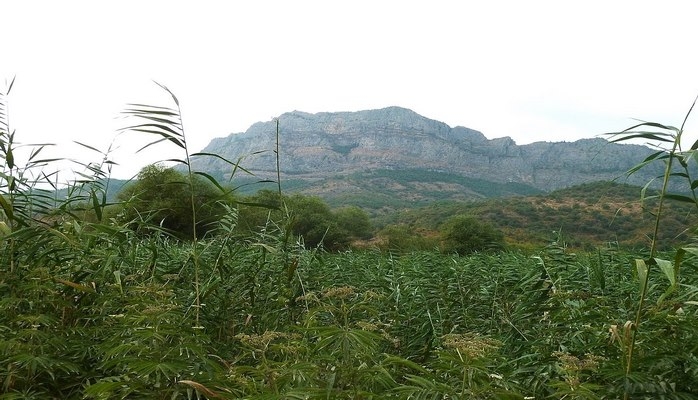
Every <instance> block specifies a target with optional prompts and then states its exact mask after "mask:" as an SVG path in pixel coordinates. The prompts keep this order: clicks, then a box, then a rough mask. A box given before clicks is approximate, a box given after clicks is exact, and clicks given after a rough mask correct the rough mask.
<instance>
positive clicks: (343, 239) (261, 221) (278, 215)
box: [238, 190, 372, 250]
mask: <svg viewBox="0 0 698 400" xmlns="http://www.w3.org/2000/svg"><path fill="white" fill-rule="evenodd" d="M239 203H240V207H239V210H240V213H239V218H238V220H239V223H240V224H241V226H243V227H244V228H245V229H246V230H248V231H249V232H255V231H257V230H258V229H260V228H262V227H265V226H268V225H269V224H270V223H272V224H275V225H279V224H283V221H284V220H286V221H287V222H288V223H289V224H290V225H289V232H291V233H293V234H294V235H296V236H297V237H298V238H299V240H302V242H303V243H304V245H305V246H306V247H308V248H315V247H318V246H320V245H322V246H323V247H325V248H326V249H330V250H338V249H344V248H347V247H349V245H350V244H351V241H352V240H356V239H366V238H369V237H370V236H371V235H372V227H371V222H370V220H369V217H368V214H366V213H365V212H364V211H362V210H361V209H360V208H358V207H344V208H340V209H337V210H332V209H330V207H329V206H328V205H327V204H326V203H325V202H324V201H323V200H322V199H320V198H319V197H314V196H306V195H302V194H298V193H296V194H293V195H291V196H286V195H282V196H281V197H279V195H278V193H277V192H274V191H271V190H260V191H259V192H257V193H256V194H254V195H252V196H247V197H243V198H241V200H240V201H239Z"/></svg>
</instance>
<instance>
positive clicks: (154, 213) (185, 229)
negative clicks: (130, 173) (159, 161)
mask: <svg viewBox="0 0 698 400" xmlns="http://www.w3.org/2000/svg"><path fill="white" fill-rule="evenodd" d="M192 193H193V196H192ZM221 197H222V196H221V195H220V192H219V191H218V190H217V189H216V188H215V187H214V186H213V185H211V184H210V183H209V182H208V181H204V180H203V178H199V177H194V179H193V184H192V185H191V186H190V185H188V184H187V182H186V176H185V175H184V174H182V173H181V172H179V171H177V170H175V169H174V168H165V167H163V166H162V165H149V166H146V167H144V168H143V169H142V170H141V171H140V172H139V174H138V180H137V181H136V182H135V183H133V184H131V185H127V186H126V187H125V188H124V189H123V190H122V191H121V192H119V194H118V196H117V200H118V201H120V202H121V204H122V206H121V211H120V212H119V217H120V219H121V220H122V221H133V222H132V223H133V225H134V229H135V230H137V231H141V230H145V229H148V227H150V226H152V225H157V226H158V227H159V228H162V229H164V230H165V231H166V232H171V233H173V234H174V235H175V236H177V237H179V238H183V239H192V238H193V232H194V230H193V226H194V221H193V219H192V212H191V209H192V203H191V201H192V198H193V199H194V205H193V206H194V207H195V208H196V216H197V218H198V221H197V222H196V223H197V224H198V226H197V231H198V232H199V233H200V234H201V235H205V234H206V233H207V232H208V231H210V229H211V228H212V227H213V224H212V223H213V222H214V221H215V220H217V219H219V218H220V217H221V216H222V214H223V213H224V211H225V210H224V208H223V206H222V204H221V203H220V202H218V200H219V199H221ZM146 233H147V232H146ZM151 233H152V232H151Z"/></svg>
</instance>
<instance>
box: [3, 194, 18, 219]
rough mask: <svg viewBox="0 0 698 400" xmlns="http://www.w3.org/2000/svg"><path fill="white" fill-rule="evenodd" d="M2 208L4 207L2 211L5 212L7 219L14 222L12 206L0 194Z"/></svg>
mask: <svg viewBox="0 0 698 400" xmlns="http://www.w3.org/2000/svg"><path fill="white" fill-rule="evenodd" d="M0 206H2V210H3V211H4V212H5V216H6V217H7V219H9V220H10V221H12V220H13V219H14V218H15V215H14V211H13V208H12V204H11V203H10V202H8V201H7V200H6V199H5V196H4V195H2V194H0Z"/></svg>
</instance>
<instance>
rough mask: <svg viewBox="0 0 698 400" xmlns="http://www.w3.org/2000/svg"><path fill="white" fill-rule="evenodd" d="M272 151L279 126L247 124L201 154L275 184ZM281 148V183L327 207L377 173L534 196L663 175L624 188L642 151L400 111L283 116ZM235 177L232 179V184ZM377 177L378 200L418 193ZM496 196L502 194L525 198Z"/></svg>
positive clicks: (460, 192)
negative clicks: (524, 139)
mask: <svg viewBox="0 0 698 400" xmlns="http://www.w3.org/2000/svg"><path fill="white" fill-rule="evenodd" d="M275 148H276V122H275V121H273V120H272V121H268V122H258V123H256V124H253V125H252V126H251V127H250V128H249V129H248V130H247V131H246V132H244V133H237V134H231V135H229V136H227V137H225V138H217V139H214V140H213V141H211V143H210V144H209V145H208V146H207V147H206V148H205V149H204V150H203V151H204V152H209V153H216V154H219V155H221V156H223V157H225V158H227V159H229V160H231V161H236V160H238V159H240V160H241V162H240V165H241V166H242V167H244V168H246V169H248V170H250V171H252V172H254V173H255V175H256V179H275V178H276V174H275V167H276V158H275V153H274V149H275ZM279 148H280V152H279V153H280V154H279V156H280V165H281V173H282V182H286V183H287V184H288V188H289V189H291V190H294V188H298V190H303V191H309V192H311V193H314V194H318V195H320V196H322V197H325V198H326V199H328V200H329V201H332V199H335V198H341V197H346V196H347V195H349V196H355V195H357V194H359V195H369V196H370V195H372V194H374V193H372V189H371V188H372V187H374V186H375V185H373V184H371V185H361V184H357V182H359V183H362V181H364V180H371V179H373V178H375V175H376V173H378V174H383V175H386V173H385V171H430V172H435V173H438V174H441V175H440V177H436V178H435V177H434V176H431V177H429V178H428V179H429V180H427V181H424V183H428V184H430V185H432V186H433V187H438V186H439V184H440V183H442V184H444V185H442V186H444V187H448V185H449V182H448V181H449V180H451V181H453V179H454V178H453V177H461V178H465V179H477V180H480V181H485V182H492V183H495V184H498V185H512V184H513V185H519V187H520V188H525V190H524V191H530V192H533V191H536V190H537V191H546V192H547V191H551V190H555V189H560V188H564V187H569V186H573V185H576V184H580V183H584V182H594V181H604V180H614V179H617V178H621V179H622V180H623V181H624V182H627V183H631V184H644V183H645V182H647V181H648V180H650V179H651V178H652V177H654V176H656V175H658V174H659V173H661V171H660V170H658V169H651V168H650V169H647V170H643V171H641V172H640V173H638V174H635V175H633V176H631V177H630V179H628V180H627V181H626V180H625V178H624V176H623V175H624V173H625V172H626V171H627V170H628V169H630V168H631V167H632V166H633V165H635V164H637V163H639V162H640V161H642V160H643V159H644V158H645V157H647V156H648V155H650V154H651V153H652V150H650V149H649V148H647V147H644V146H638V145H621V144H614V143H609V142H607V141H606V140H603V139H584V140H579V141H576V142H572V143H568V142H557V143H550V142H537V143H532V144H527V145H521V146H519V145H517V144H516V143H515V142H514V141H513V140H512V139H511V138H509V137H504V138H497V139H492V140H488V139H487V138H486V137H485V136H484V135H483V134H482V133H480V132H478V131H475V130H472V129H468V128H465V127H460V126H459V127H454V128H451V127H449V126H448V125H446V124H444V123H442V122H439V121H435V120H432V119H428V118H426V117H423V116H421V115H419V114H417V113H415V112H413V111H411V110H408V109H404V108H400V107H388V108H384V109H379V110H367V111H358V112H336V113H317V114H309V113H304V112H300V111H293V112H289V113H285V114H283V115H281V116H280V117H279ZM193 164H194V167H195V168H197V169H199V170H203V171H207V172H209V173H211V174H213V175H214V176H217V177H221V178H222V177H229V175H230V172H231V171H232V168H231V167H230V165H229V164H226V163H224V162H222V161H220V160H216V159H211V158H207V159H203V158H202V159H198V160H196V161H195V162H194V163H193ZM381 171H382V172H381ZM387 175H389V174H387ZM241 177H242V175H240V173H239V172H238V176H237V178H241ZM382 178H385V179H387V180H388V182H384V183H385V184H384V185H383V186H384V187H387V188H389V187H392V189H390V190H385V191H384V194H386V195H388V196H392V197H395V198H409V197H414V193H410V192H409V191H411V190H417V191H419V190H418V189H415V188H405V185H402V184H400V182H399V180H395V179H394V178H393V177H387V178H386V177H385V176H383V177H382ZM442 178H443V179H445V181H444V180H442ZM385 179H383V180H384V181H385ZM433 179H436V180H433ZM241 181H242V182H244V181H245V179H242V180H241ZM452 183H453V182H450V184H452ZM434 185H436V186H434ZM467 189H468V187H467V183H466V184H465V185H464V186H463V187H459V188H455V189H454V190H453V194H454V196H460V197H464V196H465V197H472V198H479V197H488V196H489V195H488V194H483V193H482V192H478V191H472V190H467ZM357 191H358V192H357ZM500 192H501V193H500V195H512V194H521V193H517V192H516V191H513V192H510V193H505V192H506V191H500ZM418 197H419V196H418ZM421 197H424V198H425V199H426V200H434V199H436V198H434V197H433V196H421Z"/></svg>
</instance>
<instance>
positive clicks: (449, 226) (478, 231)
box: [441, 215, 504, 255]
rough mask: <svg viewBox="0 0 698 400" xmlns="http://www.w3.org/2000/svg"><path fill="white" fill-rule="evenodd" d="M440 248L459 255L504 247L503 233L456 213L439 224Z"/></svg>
mask: <svg viewBox="0 0 698 400" xmlns="http://www.w3.org/2000/svg"><path fill="white" fill-rule="evenodd" d="M441 235H442V250H443V251H444V252H448V253H458V254H460V255H464V254H471V253H476V252H482V251H492V250H501V249H502V248H504V234H503V233H502V232H501V231H499V230H498V229H496V228H495V227H493V226H492V225H490V224H488V223H485V222H482V221H479V220H478V219H477V218H475V217H473V216H470V215H456V216H454V217H451V218H450V219H448V220H447V221H446V222H444V224H443V225H442V226H441Z"/></svg>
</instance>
